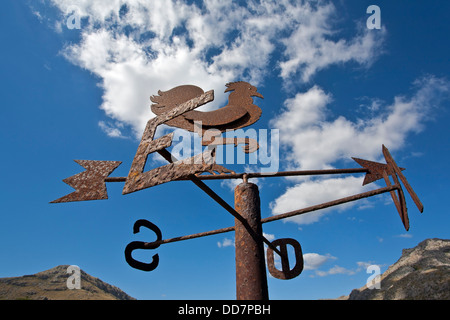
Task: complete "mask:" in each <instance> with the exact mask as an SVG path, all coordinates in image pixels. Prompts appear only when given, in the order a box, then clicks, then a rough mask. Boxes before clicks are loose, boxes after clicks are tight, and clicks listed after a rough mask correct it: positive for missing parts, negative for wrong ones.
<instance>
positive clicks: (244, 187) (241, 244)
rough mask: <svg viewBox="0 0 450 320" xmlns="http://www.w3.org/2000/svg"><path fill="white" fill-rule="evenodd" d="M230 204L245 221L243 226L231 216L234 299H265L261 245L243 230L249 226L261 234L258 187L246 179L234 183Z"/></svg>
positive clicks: (265, 288)
mask: <svg viewBox="0 0 450 320" xmlns="http://www.w3.org/2000/svg"><path fill="white" fill-rule="evenodd" d="M234 204H235V209H236V211H237V212H239V213H240V214H241V216H242V217H243V218H245V219H246V220H247V223H248V225H247V226H244V225H243V224H242V223H241V222H240V221H239V220H237V219H235V246H236V299H237V300H268V299H269V292H268V288H267V274H266V264H265V259H264V244H263V242H262V240H260V239H255V238H254V237H252V235H251V234H250V233H249V232H248V230H247V228H248V227H250V228H251V229H253V231H254V232H255V233H256V234H259V235H262V225H261V203H260V198H259V190H258V186H257V185H255V184H253V183H247V182H246V181H244V183H241V184H240V185H238V186H237V187H236V189H235V190H234Z"/></svg>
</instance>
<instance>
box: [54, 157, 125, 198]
mask: <svg viewBox="0 0 450 320" xmlns="http://www.w3.org/2000/svg"><path fill="white" fill-rule="evenodd" d="M74 161H75V162H76V163H78V164H79V165H80V166H82V167H83V168H85V169H86V170H85V171H83V172H81V173H78V174H76V175H74V176H71V177H69V178H66V179H64V180H63V181H64V182H65V183H67V184H68V185H69V186H71V187H72V188H74V189H75V191H74V192H72V193H70V194H68V195H65V196H63V197H61V198H59V199H56V200H54V201H52V202H51V203H61V202H72V201H87V200H103V199H108V193H107V190H106V185H105V178H106V177H108V176H109V175H110V174H111V173H112V172H113V171H114V170H115V169H116V168H117V167H118V166H119V165H120V164H121V163H122V162H121V161H93V160H74Z"/></svg>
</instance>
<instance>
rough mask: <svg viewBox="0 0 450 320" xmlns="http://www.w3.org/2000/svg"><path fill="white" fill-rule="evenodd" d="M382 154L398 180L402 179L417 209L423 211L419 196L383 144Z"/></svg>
mask: <svg viewBox="0 0 450 320" xmlns="http://www.w3.org/2000/svg"><path fill="white" fill-rule="evenodd" d="M383 155H384V157H385V159H386V162H387V163H388V165H389V166H390V167H391V169H392V171H393V172H395V173H396V174H397V175H398V177H399V178H400V180H401V181H402V183H403V185H404V186H405V188H406V190H407V191H408V193H409V195H410V196H411V198H412V200H413V201H414V203H415V204H416V206H417V209H419V211H420V213H422V212H423V204H422V202H420V199H419V197H418V196H417V194H416V193H415V192H414V190H413V188H412V187H411V185H410V184H409V183H408V180H406V177H405V176H404V175H403V173H402V169H401V168H399V167H398V166H397V164H396V163H395V161H394V159H393V158H392V156H391V154H390V153H389V150H388V149H387V148H386V147H385V146H384V145H383Z"/></svg>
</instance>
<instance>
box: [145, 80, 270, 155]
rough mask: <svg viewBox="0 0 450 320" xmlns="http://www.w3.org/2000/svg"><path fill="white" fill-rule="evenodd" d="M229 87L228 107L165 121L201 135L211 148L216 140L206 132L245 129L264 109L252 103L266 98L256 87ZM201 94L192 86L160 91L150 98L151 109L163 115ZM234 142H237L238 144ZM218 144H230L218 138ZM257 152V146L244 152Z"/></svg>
mask: <svg viewBox="0 0 450 320" xmlns="http://www.w3.org/2000/svg"><path fill="white" fill-rule="evenodd" d="M226 87H227V89H226V90H225V92H231V93H230V95H229V97H228V104H227V105H226V106H224V107H222V108H219V109H217V110H213V111H197V110H189V111H186V112H184V113H183V114H180V115H179V116H178V117H174V118H172V119H169V120H168V121H166V124H167V125H169V126H172V127H176V128H181V129H184V130H188V131H191V132H198V133H199V134H200V135H201V137H202V144H203V145H209V144H211V143H213V142H214V141H215V139H214V138H213V137H211V136H205V132H206V131H207V130H211V129H215V130H217V131H218V132H219V133H220V132H224V131H226V130H235V129H239V128H244V127H247V126H249V125H251V124H253V123H255V122H256V121H258V120H259V118H260V117H261V113H262V110H261V108H260V107H258V106H256V105H254V104H253V98H252V97H259V98H263V96H262V95H261V94H260V93H259V92H257V88H256V87H254V86H252V85H251V84H249V83H248V82H244V81H237V82H231V83H228V84H227V85H226ZM202 93H203V90H202V89H201V88H199V87H197V86H193V85H183V86H178V87H175V88H172V89H170V90H167V91H161V90H160V91H158V94H159V95H158V96H152V97H151V98H150V99H151V101H152V102H154V104H153V105H152V106H151V109H152V111H153V113H155V114H157V115H161V114H164V113H167V112H169V111H170V110H173V109H174V108H177V106H178V105H179V104H181V103H183V102H185V101H187V100H189V99H192V98H194V97H196V96H198V95H200V94H202ZM195 122H201V128H198V127H197V126H196V125H195ZM219 141H220V142H219ZM233 142H234V143H235V142H236V141H233ZM253 142H254V141H252V143H253ZM219 143H231V142H229V141H227V140H225V139H223V140H222V139H218V140H217V141H216V142H215V144H219ZM239 143H240V141H239ZM255 150H257V148H255V146H254V144H253V145H252V146H250V147H247V148H246V149H245V151H246V152H247V153H248V152H254V151H255Z"/></svg>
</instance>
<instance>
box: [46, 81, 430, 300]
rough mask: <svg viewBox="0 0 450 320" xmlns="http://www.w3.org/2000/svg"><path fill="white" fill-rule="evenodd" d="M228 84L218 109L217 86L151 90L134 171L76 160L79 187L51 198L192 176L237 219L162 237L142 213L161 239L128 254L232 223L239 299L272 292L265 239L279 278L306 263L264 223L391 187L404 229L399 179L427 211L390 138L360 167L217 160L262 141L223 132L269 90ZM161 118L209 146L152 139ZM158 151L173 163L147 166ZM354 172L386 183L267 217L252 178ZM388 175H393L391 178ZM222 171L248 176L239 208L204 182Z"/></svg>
mask: <svg viewBox="0 0 450 320" xmlns="http://www.w3.org/2000/svg"><path fill="white" fill-rule="evenodd" d="M226 87H227V89H226V90H225V92H230V95H229V98H228V104H227V105H226V106H224V107H222V108H220V109H217V110H215V111H205V112H202V111H197V110H195V109H196V108H198V107H200V106H202V105H204V104H207V103H209V102H211V101H213V100H214V92H213V91H212V90H211V91H208V92H204V91H203V90H202V89H201V88H199V87H197V86H193V85H183V86H178V87H175V88H173V89H171V90H168V91H164V92H162V91H158V95H157V96H152V97H151V98H150V99H151V101H152V102H153V103H154V104H152V106H151V110H152V111H153V113H155V114H156V117H154V118H152V119H150V120H149V121H148V122H147V125H146V127H145V130H144V133H143V135H142V139H141V142H140V144H139V147H138V149H137V152H136V155H135V156H134V159H133V162H132V164H131V168H130V171H129V173H128V176H127V177H110V176H109V175H110V174H111V173H112V172H113V171H114V170H115V169H116V168H117V167H118V166H119V165H120V164H121V163H122V162H120V161H91V160H75V161H76V162H77V163H78V164H79V165H81V166H82V167H84V168H85V169H86V170H85V171H84V172H82V173H79V174H77V175H74V176H72V177H69V178H67V179H64V180H63V181H64V182H65V183H67V184H68V185H70V186H71V187H73V188H74V189H75V191H74V192H72V193H70V194H68V195H66V196H63V197H61V198H59V199H57V200H54V201H52V203H62V202H71V201H86V200H101V199H107V198H108V194H107V189H106V182H125V185H124V188H123V191H122V193H123V194H129V193H132V192H136V191H140V190H143V189H146V188H150V187H154V186H157V185H160V184H163V183H167V182H171V181H180V180H190V181H192V182H193V183H194V184H195V185H196V186H197V187H199V188H200V189H201V190H203V191H204V192H205V193H206V194H207V195H208V196H210V197H211V198H212V199H213V200H214V201H216V202H217V203H218V204H219V205H220V206H222V208H223V209H225V210H226V211H228V212H229V213H230V214H231V215H232V216H233V217H234V218H235V224H234V226H230V227H227V228H222V229H217V230H212V231H207V232H202V233H197V234H191V235H186V236H180V237H176V238H171V239H163V238H162V232H161V230H160V229H159V228H158V227H157V226H156V225H154V224H153V223H151V222H150V221H148V220H144V219H142V220H138V221H136V222H135V224H134V227H133V232H134V233H138V232H139V230H140V228H141V227H146V228H148V229H150V230H152V231H153V232H154V233H155V234H156V238H157V239H156V241H153V242H142V241H133V242H131V243H129V244H128V245H127V246H126V248H125V259H126V261H127V263H128V264H129V265H130V266H131V267H133V268H136V269H139V270H143V271H152V270H154V269H155V268H157V266H158V264H159V255H158V254H155V255H153V257H152V261H151V262H150V263H147V262H141V261H137V260H135V259H134V258H133V257H132V253H133V251H134V250H138V249H145V250H149V249H156V248H158V247H159V246H160V245H163V244H167V243H171V242H177V241H183V240H189V239H194V238H199V237H204V236H210V235H214V234H220V233H225V232H231V231H234V232H235V250H236V252H235V253H236V298H237V299H238V300H267V299H268V298H269V294H268V286H267V275H266V263H265V255H264V244H266V245H267V246H268V248H267V268H268V270H269V272H270V274H271V275H272V276H273V277H275V278H277V279H292V278H295V277H297V276H298V275H299V274H300V273H301V272H302V271H303V254H302V248H301V245H300V243H299V242H298V241H296V240H295V239H290V238H285V239H277V240H274V241H272V242H271V241H269V240H267V238H266V237H264V235H263V232H262V225H263V224H264V223H268V222H272V221H276V220H280V219H285V218H289V217H293V216H297V215H301V214H305V213H308V212H313V211H316V210H321V209H325V208H328V207H332V206H336V205H340V204H344V203H348V202H352V201H356V200H359V199H363V198H368V197H372V196H375V195H379V194H383V193H386V192H389V193H390V194H391V196H392V199H393V202H394V204H395V206H396V208H397V211H398V213H399V215H400V218H401V220H402V223H403V225H404V227H405V229H406V230H408V229H409V219H408V212H407V208H406V201H405V196H404V193H403V189H402V186H401V183H402V184H403V186H404V187H405V188H406V190H407V191H408V193H409V194H410V196H411V198H412V200H413V201H414V203H415V204H416V206H417V208H418V209H419V211H420V212H423V205H422V203H421V202H420V200H419V198H418V197H417V195H416V193H415V192H414V190H413V189H412V188H411V186H410V184H409V183H408V181H407V180H406V178H405V176H404V175H403V173H402V171H403V170H404V169H403V168H400V167H398V166H397V164H396V163H395V161H394V159H393V158H392V156H391V154H390V153H389V151H388V149H387V148H386V147H385V146H384V145H383V146H382V151H383V155H384V158H385V161H386V163H378V162H373V161H368V160H363V159H358V158H353V159H354V160H355V161H356V162H357V163H358V164H359V165H360V166H361V167H360V168H350V169H326V170H303V171H285V172H276V173H262V172H259V173H258V172H246V173H235V172H234V171H232V170H229V169H227V168H225V167H223V166H221V165H219V164H217V163H216V159H215V157H216V154H215V151H216V147H217V146H218V145H222V144H234V145H235V146H237V145H239V144H244V147H243V150H244V152H246V153H252V152H255V151H256V150H258V148H259V146H258V143H257V141H256V140H254V139H250V138H223V137H221V134H222V133H223V132H225V131H228V130H236V129H239V128H243V127H247V126H249V125H251V124H253V123H255V122H256V121H258V119H259V118H260V116H261V113H262V111H261V109H260V108H259V107H258V106H256V105H254V104H253V97H259V98H263V96H262V95H261V94H260V93H259V92H257V89H256V87H254V86H252V85H251V84H249V83H247V82H243V81H238V82H232V83H228V84H227V85H226ZM163 124H165V125H168V126H171V127H176V128H180V129H184V130H188V131H191V132H195V133H198V134H199V136H200V137H201V140H202V145H203V146H207V147H206V148H205V151H203V153H201V154H198V155H195V156H193V157H191V158H188V159H183V160H177V159H176V158H174V156H173V155H172V154H171V153H170V152H169V151H168V150H167V148H169V147H170V146H171V145H172V140H173V136H174V133H170V134H167V135H164V136H162V137H160V138H157V139H154V135H155V131H156V129H157V127H158V126H160V125H163ZM155 152H157V153H159V154H160V155H161V156H163V157H164V159H166V160H167V161H168V164H167V165H164V166H161V167H158V168H154V169H151V170H148V171H144V168H145V164H146V162H147V157H148V156H149V155H150V154H153V153H155ZM356 173H365V178H364V181H363V185H366V184H369V183H372V182H374V181H377V180H380V179H384V181H385V183H386V187H383V188H378V189H375V190H371V191H367V192H364V193H359V194H356V195H352V196H349V197H345V198H340V199H336V200H333V201H330V202H326V203H322V204H317V205H314V206H311V207H307V208H301V209H299V210H295V211H291V212H287V213H283V214H279V215H275V216H271V217H268V218H264V219H261V206H260V198H259V190H258V186H257V185H256V184H253V183H249V182H248V179H250V178H263V177H282V176H312V175H330V174H356ZM390 178H392V180H393V183H392V182H391V180H390ZM218 179H242V180H243V182H242V183H241V184H239V185H238V186H237V187H236V189H235V194H234V198H235V203H234V208H233V207H232V206H231V205H230V204H228V203H227V202H226V201H224V200H223V199H222V198H221V197H220V196H219V195H218V194H217V193H216V192H214V191H213V190H212V189H211V188H209V187H208V186H207V185H206V184H205V182H204V181H206V180H218ZM288 246H291V247H292V248H293V249H294V252H295V263H292V264H291V263H290V261H289V258H288V254H287V247H288ZM250 253H251V254H250ZM274 253H276V254H278V255H279V256H280V259H281V270H279V269H277V268H276V267H275V258H274ZM291 265H293V267H291Z"/></svg>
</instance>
